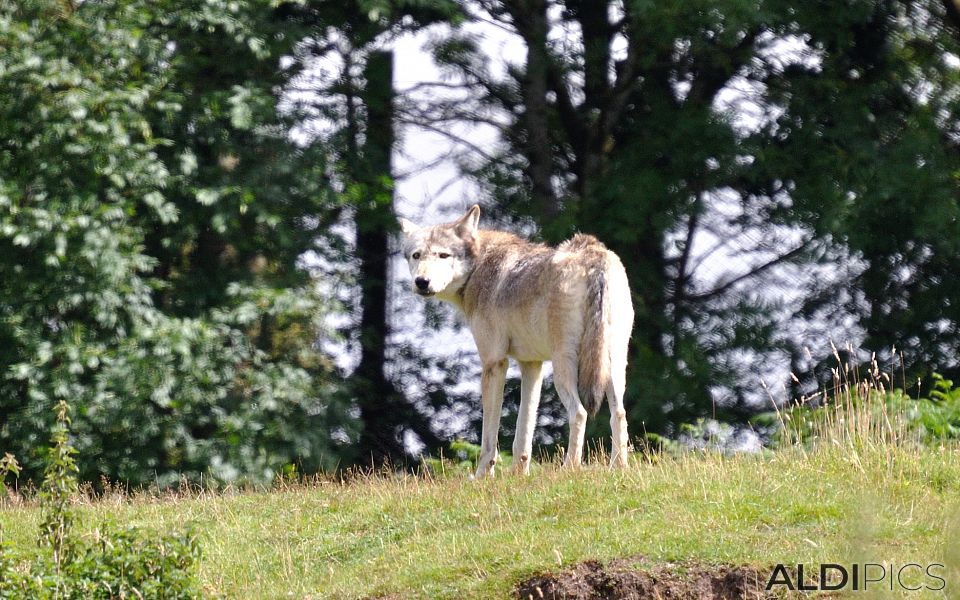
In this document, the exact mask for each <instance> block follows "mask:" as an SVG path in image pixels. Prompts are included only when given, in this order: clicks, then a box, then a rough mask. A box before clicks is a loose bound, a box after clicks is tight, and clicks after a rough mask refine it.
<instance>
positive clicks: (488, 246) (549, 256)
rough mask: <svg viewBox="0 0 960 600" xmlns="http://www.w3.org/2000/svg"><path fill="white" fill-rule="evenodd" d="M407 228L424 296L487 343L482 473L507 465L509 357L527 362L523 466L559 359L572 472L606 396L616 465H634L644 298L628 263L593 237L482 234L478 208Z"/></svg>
mask: <svg viewBox="0 0 960 600" xmlns="http://www.w3.org/2000/svg"><path fill="white" fill-rule="evenodd" d="M399 221H400V228H401V230H402V234H403V241H402V250H403V255H404V257H405V258H406V260H407V263H408V265H409V267H410V275H411V277H412V287H413V291H414V292H416V293H417V294H419V295H421V296H424V297H427V298H436V299H438V300H442V301H445V302H449V303H450V304H452V305H454V306H455V307H456V308H457V309H458V310H459V311H460V312H461V313H462V314H463V317H464V319H465V321H466V323H467V325H468V326H469V328H470V332H471V333H472V334H473V338H474V340H475V341H476V344H477V352H478V354H479V355H480V361H481V363H482V366H483V371H482V375H481V380H480V386H481V394H480V395H481V400H482V406H483V426H482V430H481V435H480V458H479V462H478V466H477V472H476V476H477V477H483V476H493V475H494V472H495V468H496V464H497V461H498V458H499V450H498V447H497V438H498V435H499V429H500V409H501V406H502V404H503V386H504V382H505V379H506V374H507V358H508V357H510V358H513V359H514V360H515V361H516V362H517V363H518V365H519V367H520V376H521V381H520V411H519V416H518V417H517V429H516V437H515V439H514V442H513V456H514V468H515V470H516V471H518V472H520V473H523V474H527V473H529V471H530V461H531V454H532V449H533V432H534V427H535V426H536V417H537V407H538V405H539V403H540V389H541V384H542V382H543V375H542V372H543V363H544V362H545V361H548V360H549V361H552V363H553V383H554V386H555V387H556V390H557V395H558V396H559V397H560V399H561V401H562V402H563V404H564V407H565V408H566V410H567V415H568V417H569V423H570V439H569V442H568V445H567V451H566V455H565V457H564V466H565V467H568V468H576V467H578V466H579V465H580V464H581V460H582V458H581V457H582V454H583V440H584V428H585V425H586V421H587V415H588V413H589V414H595V413H596V412H597V410H598V409H599V407H600V404H601V402H602V401H603V398H604V397H606V399H607V402H608V404H609V406H610V429H611V431H612V432H613V445H612V451H611V456H610V466H611V467H625V466H626V465H627V457H628V452H629V437H628V434H627V415H626V412H625V411H624V408H623V394H624V388H625V385H626V368H627V345H628V344H629V341H630V332H631V331H632V329H633V303H632V301H631V295H630V286H629V284H628V282H627V274H626V271H625V270H624V268H623V264H622V263H621V262H620V258H619V257H618V256H617V255H616V254H614V253H613V252H611V251H610V250H608V249H607V248H606V247H605V246H604V245H603V244H602V243H600V242H599V241H598V240H597V239H596V238H595V237H593V236H590V235H583V234H577V235H575V236H574V237H573V238H571V239H570V240H567V241H566V242H563V243H562V244H560V245H559V246H557V247H556V248H553V247H550V246H547V245H544V244H537V243H532V242H529V241H526V240H524V239H522V238H520V237H518V236H516V235H513V234H511V233H507V232H503V231H491V230H482V229H480V228H479V227H478V226H479V221H480V207H479V206H478V205H474V206H472V207H471V208H470V210H468V211H467V212H466V214H464V215H463V216H462V217H460V218H459V219H457V220H456V221H453V222H451V223H445V224H442V225H435V226H423V227H421V226H418V225H416V224H414V223H412V222H411V221H408V220H407V219H403V218H400V219H399Z"/></svg>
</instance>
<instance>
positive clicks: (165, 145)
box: [0, 0, 350, 485]
mask: <svg viewBox="0 0 960 600" xmlns="http://www.w3.org/2000/svg"><path fill="white" fill-rule="evenodd" d="M277 25H278V23H277V22H276V20H275V13H274V12H273V10H272V9H271V8H270V5H269V3H267V2H263V3H245V4H244V5H243V6H240V5H237V6H236V7H233V6H226V5H225V6H223V7H221V8H217V9H213V8H210V7H209V6H207V5H206V4H205V3H200V2H197V3H194V2H187V3H183V2H179V3H153V2H149V3H148V2H138V1H128V2H120V3H115V2H109V3H102V2H95V1H90V2H84V3H82V4H79V5H74V4H73V3H69V2H62V1H61V2H58V1H55V0H38V1H35V2H30V3H19V4H15V5H11V4H9V3H5V4H3V5H2V7H0V47H2V48H3V49H4V51H3V52H2V53H0V68H2V70H3V71H4V73H5V76H4V77H3V78H0V88H2V89H0V96H2V97H3V98H4V100H5V101H4V103H3V105H2V109H0V110H2V111H3V115H2V118H3V124H2V125H0V245H2V248H3V250H2V257H0V278H2V281H3V283H2V286H3V292H2V293H0V312H2V314H3V319H2V321H0V338H2V339H3V341H4V342H5V343H4V349H3V352H2V355H0V372H2V374H3V379H2V382H0V412H2V418H0V420H2V422H3V423H4V425H3V427H2V429H0V444H2V445H3V446H4V447H5V448H8V449H10V450H12V451H13V452H14V453H15V454H16V455H17V456H18V458H20V459H21V462H22V463H23V465H24V473H25V475H26V476H27V477H35V476H36V475H37V473H38V472H39V468H40V457H41V455H42V448H43V441H42V440H43V439H45V438H46V437H47V435H46V431H47V430H48V429H49V426H50V419H49V415H50V414H51V410H50V407H51V406H52V405H53V404H54V403H56V402H57V401H58V400H61V399H65V400H67V401H68V402H70V403H71V404H72V405H73V406H74V408H75V414H76V417H75V419H74V431H75V435H76V444H75V445H76V446H77V448H78V450H79V451H80V454H79V461H78V464H79V467H80V474H81V477H82V478H83V479H85V480H97V479H98V478H99V477H100V476H106V477H108V478H109V479H112V480H116V481H122V482H124V483H127V484H131V485H136V484H141V483H154V482H157V483H160V484H161V485H164V484H169V483H174V482H176V481H177V479H178V478H179V477H187V478H190V479H199V478H200V477H205V478H206V480H207V481H211V480H225V481H229V480H238V479H245V480H254V481H263V480H269V479H270V478H272V477H273V476H274V474H275V473H276V472H277V471H278V470H279V469H281V468H285V467H288V466H295V465H302V467H303V468H305V469H308V470H315V469H316V468H319V467H321V466H330V465H332V464H333V461H335V460H336V456H337V454H338V452H337V444H338V442H337V437H338V435H340V434H339V433H338V432H343V435H346V434H347V433H348V432H349V427H350V421H349V419H348V418H347V416H346V415H344V414H341V413H338V411H337V406H338V405H337V402H336V398H337V396H336V393H337V391H338V386H337V385H336V382H335V381H334V380H333V379H332V378H331V377H330V376H329V373H330V366H329V361H328V360H327V359H326V358H325V357H324V356H323V355H322V354H320V353H319V352H317V351H316V349H315V346H314V341H315V333H314V332H315V329H316V325H317V323H318V317H319V315H320V314H322V306H321V303H320V302H319V299H318V298H316V297H315V295H314V294H313V293H312V291H311V290H310V287H309V280H308V278H307V276H306V274H305V273H303V272H302V271H300V270H298V269H296V259H297V257H298V256H299V255H300V254H301V253H302V252H303V251H304V250H305V249H306V248H307V247H310V244H311V243H312V238H313V236H314V235H315V233H314V232H312V231H311V230H310V228H309V226H308V225H309V223H308V221H307V217H308V216H310V215H313V214H316V213H319V212H321V207H322V206H323V204H322V203H323V202H325V201H327V200H325V199H327V198H329V195H326V194H325V193H324V192H323V190H322V189H321V188H319V187H318V186H317V182H318V181H320V179H319V178H317V177H311V176H310V173H311V171H309V170H306V171H303V169H305V165H306V164H307V163H309V162H313V161H314V160H316V154H313V155H312V156H311V153H312V152H314V150H313V149H305V150H304V149H298V148H297V147H295V146H294V145H293V144H292V142H291V141H290V140H289V137H288V131H289V124H288V123H285V122H284V120H283V119H281V118H280V117H279V115H278V112H277V110H276V103H277V101H278V99H277V97H276V94H275V93H274V91H273V86H275V85H276V84H277V79H276V78H277V75H276V69H275V67H274V66H275V64H276V63H277V61H278V59H279V56H280V53H281V52H282V51H283V50H284V48H289V46H288V44H290V43H292V42H290V41H289V40H288V41H287V42H286V44H287V45H285V44H283V43H280V42H278V41H277V40H278V38H277V37H276V36H275V35H274V34H275V33H276V32H277ZM214 49H220V50H229V51H232V52H233V56H232V59H231V61H223V60H220V61H219V63H220V64H221V68H213V63H214V62H216V61H217V59H216V57H215V55H214V54H213V52H214ZM199 57H206V61H201V60H199ZM204 66H206V67H208V68H209V69H210V70H208V71H206V72H202V71H200V70H198V67H201V68H202V67H204ZM238 167H242V168H238ZM314 172H315V171H314Z"/></svg>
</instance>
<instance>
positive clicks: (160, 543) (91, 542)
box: [0, 402, 201, 600]
mask: <svg viewBox="0 0 960 600" xmlns="http://www.w3.org/2000/svg"><path fill="white" fill-rule="evenodd" d="M68 413H69V408H68V406H67V404H66V403H65V402H60V404H58V406H57V424H56V426H55V427H54V431H53V435H52V438H51V439H52V441H53V447H52V448H51V449H50V452H49V454H48V456H47V465H46V470H45V474H44V480H43V485H42V487H41V491H40V506H41V513H42V520H41V525H40V535H39V537H38V544H37V548H36V550H35V551H34V552H33V553H18V552H16V550H15V549H14V548H12V547H11V546H10V545H9V544H7V545H3V546H0V600H6V599H11V600H12V599H14V598H18V599H19V598H31V599H36V600H47V599H50V600H87V599H90V600H99V599H104V600H112V599H114V598H141V599H147V598H157V599H164V600H185V599H188V598H199V597H201V592H200V584H199V581H198V579H197V576H196V570H195V565H196V563H197V561H198V560H199V557H200V547H199V544H198V537H197V534H196V533H195V531H194V530H193V529H192V528H189V527H188V528H187V529H185V530H184V531H182V532H177V533H173V534H166V535H159V534H157V533H156V532H153V531H149V530H144V529H138V528H128V529H124V530H115V529H113V528H108V527H104V528H102V529H98V530H96V531H95V532H94V535H93V536H92V539H90V537H91V536H87V537H81V536H80V535H78V534H77V533H76V532H75V530H74V526H75V524H76V521H77V514H76V512H75V511H74V510H73V508H72V507H71V498H72V497H73V496H74V495H76V493H77V479H76V473H77V467H76V463H75V461H74V455H75V454H76V451H75V450H74V448H73V447H72V446H71V445H70V440H69V432H70V429H69V427H70V417H69V414H68ZM8 456H9V455H8ZM4 460H5V461H6V462H5V463H3V464H6V465H8V467H7V470H8V471H10V472H15V471H14V470H13V469H12V468H10V467H9V465H11V464H15V461H13V462H11V461H10V460H7V459H6V458H5V459H4ZM2 468H3V466H2V465H0V469H2Z"/></svg>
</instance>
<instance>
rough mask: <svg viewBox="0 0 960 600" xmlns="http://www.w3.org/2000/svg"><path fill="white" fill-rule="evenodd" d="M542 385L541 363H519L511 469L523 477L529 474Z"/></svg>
mask: <svg viewBox="0 0 960 600" xmlns="http://www.w3.org/2000/svg"><path fill="white" fill-rule="evenodd" d="M542 383H543V363H542V362H521V363H520V412H519V414H518V415H517V434H516V437H515V438H513V469H514V471H516V472H517V473H520V474H523V475H526V474H527V473H529V472H530V461H531V460H532V459H533V457H532V454H533V431H534V429H535V428H536V426H537V407H538V406H539V405H540V387H541V384H542Z"/></svg>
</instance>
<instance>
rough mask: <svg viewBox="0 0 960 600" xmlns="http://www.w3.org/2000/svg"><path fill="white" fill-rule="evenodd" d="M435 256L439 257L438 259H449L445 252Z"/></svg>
mask: <svg viewBox="0 0 960 600" xmlns="http://www.w3.org/2000/svg"><path fill="white" fill-rule="evenodd" d="M437 256H439V257H440V258H450V255H449V254H447V253H446V252H441V253H440V254H438V255H437Z"/></svg>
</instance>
